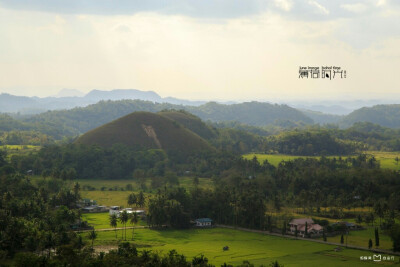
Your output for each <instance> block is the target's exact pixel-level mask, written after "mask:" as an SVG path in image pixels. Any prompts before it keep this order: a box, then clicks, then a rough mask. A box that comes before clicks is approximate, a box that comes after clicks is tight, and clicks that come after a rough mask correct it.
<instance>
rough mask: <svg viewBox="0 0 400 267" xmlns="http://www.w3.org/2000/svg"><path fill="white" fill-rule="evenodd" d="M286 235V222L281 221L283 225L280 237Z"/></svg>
mask: <svg viewBox="0 0 400 267" xmlns="http://www.w3.org/2000/svg"><path fill="white" fill-rule="evenodd" d="M285 234H286V221H283V225H282V235H285Z"/></svg>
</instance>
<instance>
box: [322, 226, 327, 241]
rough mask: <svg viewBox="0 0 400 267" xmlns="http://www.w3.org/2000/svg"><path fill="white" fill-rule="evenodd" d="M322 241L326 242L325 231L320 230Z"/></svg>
mask: <svg viewBox="0 0 400 267" xmlns="http://www.w3.org/2000/svg"><path fill="white" fill-rule="evenodd" d="M322 239H323V240H324V241H325V242H326V230H325V228H324V229H323V230H322Z"/></svg>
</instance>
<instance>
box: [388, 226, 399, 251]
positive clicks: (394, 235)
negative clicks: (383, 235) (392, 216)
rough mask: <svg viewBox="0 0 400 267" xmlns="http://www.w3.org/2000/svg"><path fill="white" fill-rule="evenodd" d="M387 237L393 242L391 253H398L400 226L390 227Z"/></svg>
mask: <svg viewBox="0 0 400 267" xmlns="http://www.w3.org/2000/svg"><path fill="white" fill-rule="evenodd" d="M389 236H390V238H391V239H392V241H393V251H394V252H398V251H400V224H395V225H393V226H392V228H391V229H390V232H389Z"/></svg>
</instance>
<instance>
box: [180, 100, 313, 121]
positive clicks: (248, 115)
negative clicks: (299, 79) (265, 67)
mask: <svg viewBox="0 0 400 267" xmlns="http://www.w3.org/2000/svg"><path fill="white" fill-rule="evenodd" d="M185 109H186V110H188V111H189V112H191V113H193V114H194V115H196V116H199V117H200V118H201V119H202V120H205V121H207V120H210V121H214V122H221V121H238V122H241V123H245V124H248V125H253V126H265V125H270V124H274V123H279V122H280V121H292V122H300V123H304V124H312V123H313V120H312V119H311V118H309V117H307V116H306V115H304V114H303V113H302V112H300V111H298V110H297V109H294V108H291V107H289V106H287V105H278V104H269V103H261V102H255V101H253V102H246V103H241V104H232V105H224V104H218V103H216V102H209V103H207V104H204V105H201V106H199V107H191V106H189V107H186V108H185Z"/></svg>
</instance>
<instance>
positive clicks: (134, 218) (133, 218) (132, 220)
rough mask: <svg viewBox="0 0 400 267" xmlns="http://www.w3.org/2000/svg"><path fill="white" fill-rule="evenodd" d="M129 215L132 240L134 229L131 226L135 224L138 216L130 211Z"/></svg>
mask: <svg viewBox="0 0 400 267" xmlns="http://www.w3.org/2000/svg"><path fill="white" fill-rule="evenodd" d="M129 217H130V220H129V222H130V223H131V224H132V240H133V232H134V230H135V229H134V228H133V227H134V226H135V224H137V222H138V219H139V218H138V215H137V213H136V212H133V213H131V215H130V216H129Z"/></svg>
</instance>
